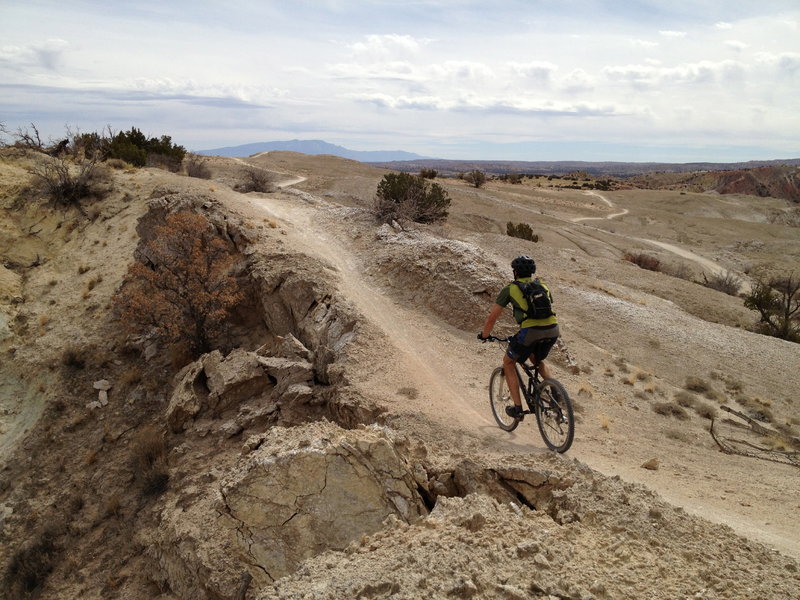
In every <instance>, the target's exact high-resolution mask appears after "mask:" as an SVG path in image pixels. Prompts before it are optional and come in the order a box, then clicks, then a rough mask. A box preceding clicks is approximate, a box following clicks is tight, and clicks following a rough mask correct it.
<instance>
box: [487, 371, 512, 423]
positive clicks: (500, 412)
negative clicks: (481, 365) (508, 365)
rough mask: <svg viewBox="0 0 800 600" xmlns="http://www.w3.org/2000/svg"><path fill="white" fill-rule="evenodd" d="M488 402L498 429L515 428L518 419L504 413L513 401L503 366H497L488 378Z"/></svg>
mask: <svg viewBox="0 0 800 600" xmlns="http://www.w3.org/2000/svg"><path fill="white" fill-rule="evenodd" d="M489 404H490V405H491V407H492V414H493V415H494V420H495V421H497V425H498V426H499V427H500V429H503V430H505V431H514V430H515V429H516V428H517V425H519V421H518V420H517V419H515V418H514V417H509V416H508V415H507V414H506V407H507V406H513V405H514V401H513V400H512V399H511V392H510V391H509V389H508V383H507V382H506V375H505V373H504V372H503V367H497V368H496V369H495V370H494V371H493V372H492V376H491V378H490V379H489Z"/></svg>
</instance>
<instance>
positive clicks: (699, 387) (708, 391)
mask: <svg viewBox="0 0 800 600" xmlns="http://www.w3.org/2000/svg"><path fill="white" fill-rule="evenodd" d="M685 387H686V389H687V390H690V391H692V392H697V393H698V394H702V395H703V396H705V397H706V398H708V399H709V400H716V401H717V402H724V401H725V396H724V394H721V393H720V392H718V391H717V390H716V389H714V387H713V386H712V385H711V384H710V383H708V382H707V381H705V380H704V379H702V378H700V377H695V376H693V375H690V376H689V377H687V378H686V386H685Z"/></svg>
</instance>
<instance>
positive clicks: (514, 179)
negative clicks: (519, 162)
mask: <svg viewBox="0 0 800 600" xmlns="http://www.w3.org/2000/svg"><path fill="white" fill-rule="evenodd" d="M506 181H507V182H508V183H513V184H518V183H522V175H520V174H519V173H509V174H508V175H506Z"/></svg>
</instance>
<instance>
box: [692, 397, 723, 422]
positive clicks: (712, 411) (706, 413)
mask: <svg viewBox="0 0 800 600" xmlns="http://www.w3.org/2000/svg"><path fill="white" fill-rule="evenodd" d="M694 412H696V413H697V414H698V415H699V416H701V417H703V418H704V419H708V420H709V421H712V420H714V419H716V418H717V409H716V408H714V407H713V406H711V405H710V404H706V403H705V402H698V403H697V404H696V405H695V406H694Z"/></svg>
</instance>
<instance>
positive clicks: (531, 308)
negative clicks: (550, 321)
mask: <svg viewBox="0 0 800 600" xmlns="http://www.w3.org/2000/svg"><path fill="white" fill-rule="evenodd" d="M514 284H515V285H516V286H517V287H518V288H519V289H520V291H521V292H522V295H523V296H524V298H525V301H526V302H527V303H528V310H527V313H526V315H527V317H528V318H529V319H547V318H548V317H552V316H553V315H554V314H555V313H554V312H553V305H552V303H551V302H550V294H549V293H548V292H547V288H545V287H544V286H543V285H542V282H541V281H539V280H538V279H534V280H533V281H531V282H529V283H522V282H521V281H515V282H514Z"/></svg>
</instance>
